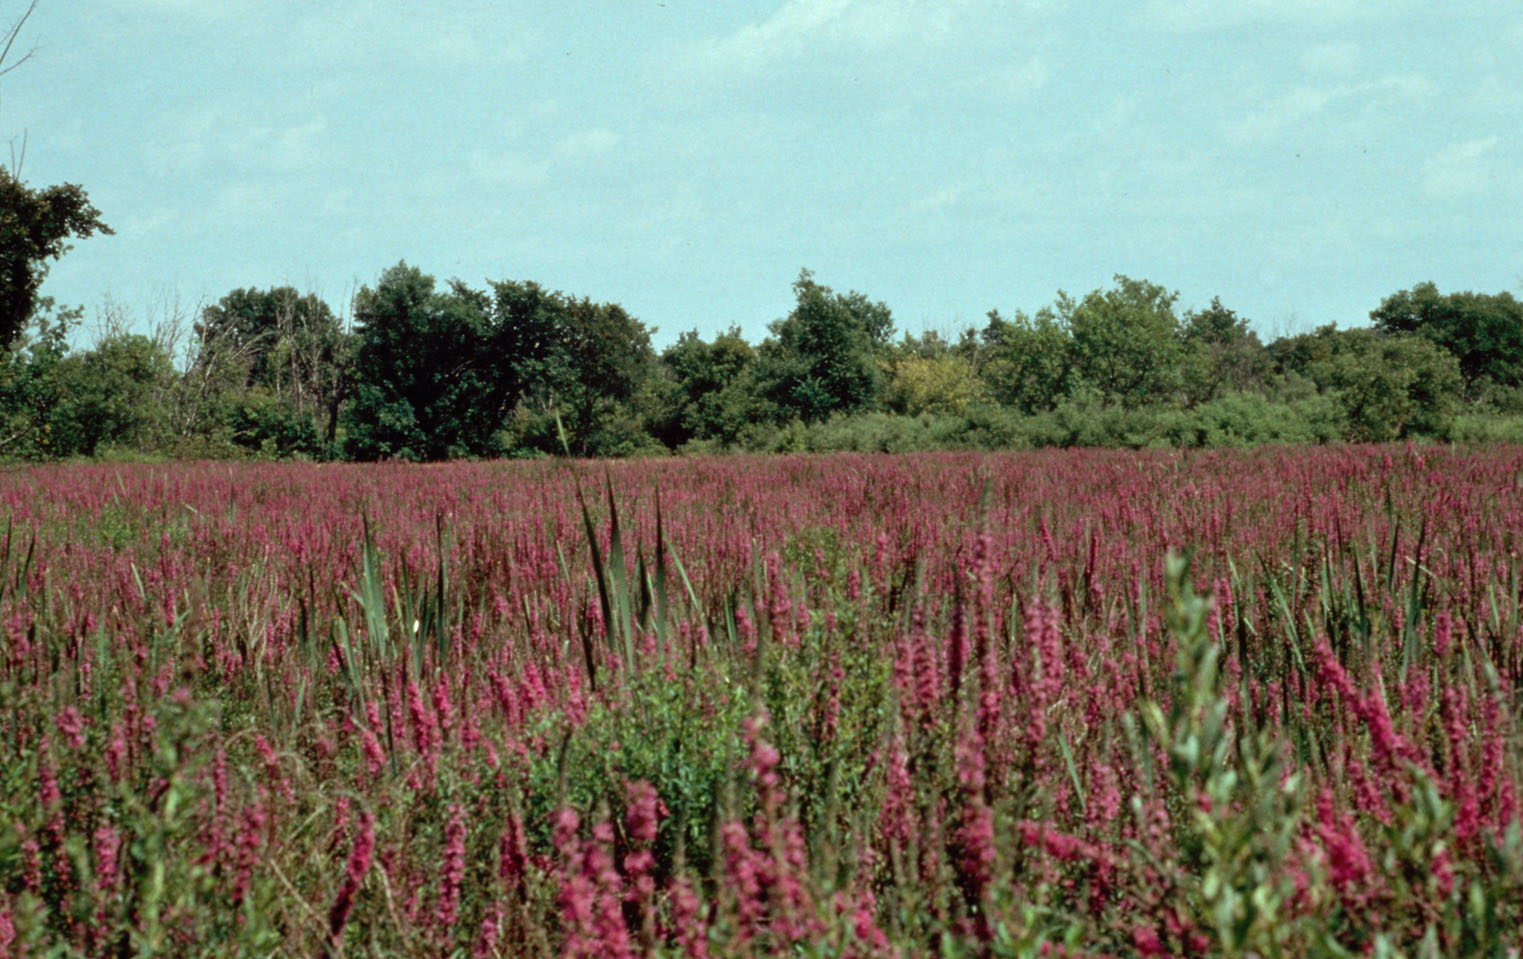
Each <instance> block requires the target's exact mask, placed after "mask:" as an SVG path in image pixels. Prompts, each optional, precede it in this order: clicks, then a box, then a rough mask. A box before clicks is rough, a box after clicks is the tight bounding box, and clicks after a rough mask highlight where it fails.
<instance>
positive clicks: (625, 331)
mask: <svg viewBox="0 0 1523 959" xmlns="http://www.w3.org/2000/svg"><path fill="white" fill-rule="evenodd" d="M491 302H492V315H493V318H494V330H495V332H494V333H493V336H492V339H491V342H490V347H489V349H490V354H491V356H492V359H493V362H494V363H495V364H496V366H497V368H498V369H499V371H500V372H501V375H502V377H503V379H502V380H501V381H500V382H499V384H498V386H497V389H496V390H495V391H494V396H495V397H496V398H497V399H498V401H499V403H500V404H502V405H504V406H505V407H506V408H509V409H511V408H512V407H513V406H514V405H516V406H517V407H518V414H517V415H516V417H515V432H516V433H517V434H518V436H519V439H520V441H521V442H523V443H525V444H526V445H528V446H532V447H535V448H538V449H540V450H543V451H546V452H549V451H553V450H557V449H558V448H559V436H558V435H557V434H558V433H559V431H560V430H564V432H565V435H566V441H567V443H568V444H569V446H570V448H571V449H572V450H573V451H574V452H576V453H578V454H580V455H594V456H597V455H624V454H628V453H631V452H635V451H637V450H638V449H639V448H641V447H642V446H643V445H647V444H648V442H649V441H648V438H647V437H646V436H645V435H644V428H645V427H644V423H643V416H642V415H641V412H640V411H638V410H637V409H635V405H636V403H635V401H636V399H637V394H638V393H639V391H640V388H641V387H642V385H643V384H644V383H645V382H646V381H647V379H648V378H649V377H650V376H652V374H653V373H654V371H655V367H656V355H655V352H654V350H652V349H651V345H650V330H649V329H648V328H647V327H646V326H645V324H643V323H641V322H640V321H639V320H637V319H636V318H634V317H632V316H630V315H629V313H628V312H626V311H625V309H624V308H623V307H621V306H619V305H618V304H614V303H594V302H593V301H591V300H590V299H587V298H582V299H576V298H573V297H569V296H566V295H564V294H562V293H552V292H547V291H546V290H545V289H544V288H542V287H541V286H539V284H537V283H529V282H517V281H507V282H499V283H494V284H492V300H491ZM557 419H558V421H559V423H558V425H556V420H557ZM552 427H553V429H552Z"/></svg>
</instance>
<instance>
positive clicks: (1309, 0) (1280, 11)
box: [1145, 0, 1406, 31]
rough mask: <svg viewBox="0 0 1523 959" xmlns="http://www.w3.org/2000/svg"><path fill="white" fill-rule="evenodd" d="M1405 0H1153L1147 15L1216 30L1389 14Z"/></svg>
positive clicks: (1171, 26)
mask: <svg viewBox="0 0 1523 959" xmlns="http://www.w3.org/2000/svg"><path fill="white" fill-rule="evenodd" d="M1405 4H1406V0H1153V2H1152V3H1149V4H1148V6H1147V10H1146V14H1145V15H1146V17H1147V18H1148V19H1149V20H1151V21H1152V22H1153V23H1154V24H1156V25H1157V26H1160V27H1163V28H1164V29H1167V30H1181V31H1191V30H1216V29H1221V28H1224V27H1241V26H1247V25H1250V24H1254V23H1265V22H1286V21H1289V22H1304V23H1330V22H1340V21H1344V20H1351V19H1358V18H1360V17H1365V16H1374V15H1383V14H1389V13H1390V12H1391V11H1392V10H1393V8H1396V7H1399V6H1403V5H1405Z"/></svg>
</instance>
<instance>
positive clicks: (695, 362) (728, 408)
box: [661, 327, 758, 446]
mask: <svg viewBox="0 0 1523 959" xmlns="http://www.w3.org/2000/svg"><path fill="white" fill-rule="evenodd" d="M661 363H662V366H663V367H665V369H666V370H667V371H668V372H669V373H670V375H671V382H672V385H673V390H672V393H671V395H670V397H669V398H668V413H667V415H666V421H665V425H664V426H663V427H662V428H661V438H662V440H663V441H664V442H666V443H667V444H668V445H669V446H679V445H681V444H682V443H685V442H688V441H690V440H713V441H717V442H719V443H721V444H733V443H735V442H736V441H737V440H738V439H739V437H740V434H741V431H742V430H744V429H745V427H746V425H747V424H748V423H750V422H751V421H753V420H754V419H755V418H756V416H757V414H758V403H757V396H756V385H755V382H754V376H755V370H756V350H755V349H753V348H752V347H751V345H750V344H749V343H747V342H746V341H745V339H743V338H742V337H741V335H740V329H739V328H738V327H731V328H730V329H729V330H728V331H727V332H725V333H721V334H719V335H717V336H715V337H714V339H713V340H712V341H711V342H705V341H704V340H703V339H702V338H701V337H699V335H698V331H697V330H691V331H689V332H686V333H683V334H681V335H680V336H678V337H677V342H676V343H673V344H672V345H671V346H669V347H667V348H666V350H665V351H664V352H662V354H661Z"/></svg>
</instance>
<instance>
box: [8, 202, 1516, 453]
mask: <svg viewBox="0 0 1523 959" xmlns="http://www.w3.org/2000/svg"><path fill="white" fill-rule="evenodd" d="M3 185H4V184H3V183H0V186H3ZM75 213H76V217H75V220H76V223H75V226H76V227H78V225H79V224H81V223H83V224H85V225H86V226H88V227H90V228H100V227H101V226H102V225H101V224H99V222H98V219H94V217H95V214H94V211H93V210H89V209H88V208H85V209H83V210H76V211H75ZM17 290H20V291H21V292H20V293H19V294H18V293H16V292H15V291H17ZM0 294H3V295H4V296H8V297H9V299H8V300H7V301H6V305H7V306H9V307H10V308H11V309H14V310H16V311H17V313H24V319H23V320H20V321H16V322H13V323H12V324H11V325H10V326H9V327H7V330H4V331H0V333H5V334H6V335H7V336H8V340H7V342H6V343H5V344H4V346H5V349H4V352H3V354H0V455H3V456H5V457H8V458H22V459H47V458H61V457H71V456H97V455H101V454H105V453H115V454H119V455H120V454H146V455H154V456H168V457H179V456H191V457H247V456H262V457H308V458H317V459H339V458H348V459H359V460H376V459H392V458H395V459H409V460H420V461H430V460H443V459H451V458H457V457H500V456H537V455H546V454H556V453H561V452H566V451H569V452H570V453H572V454H573V455H578V456H631V455H654V454H664V453H671V452H720V451H727V450H749V451H768V452H778V451H804V450H819V451H824V450H839V449H854V450H888V451H897V450H915V449H931V448H1012V447H1014V448H1021V447H1034V446H1074V445H1083V446H1107V445H1109V446H1132V447H1142V446H1158V445H1176V446H1218V445H1246V444H1255V443H1268V442H1283V443H1317V442H1335V441H1355V442H1363V441H1386V440H1396V439H1402V438H1415V437H1426V438H1434V439H1440V440H1486V439H1523V305H1520V303H1519V302H1518V301H1517V300H1516V299H1514V297H1513V296H1512V295H1511V294H1509V293H1506V292H1503V293H1497V294H1477V293H1469V292H1462V293H1447V294H1444V293H1440V292H1439V291H1438V289H1437V288H1436V287H1435V286H1434V285H1433V284H1432V283H1422V284H1418V285H1416V286H1413V287H1412V288H1411V289H1408V290H1402V291H1400V292H1398V293H1395V294H1393V295H1391V296H1388V297H1386V298H1385V299H1384V300H1383V301H1382V302H1381V303H1380V304H1379V305H1378V306H1377V307H1376V308H1375V309H1374V310H1373V311H1372V312H1371V313H1370V320H1371V324H1370V325H1369V326H1368V327H1356V328H1347V329H1339V328H1337V327H1335V326H1333V325H1327V326H1323V327H1320V328H1318V329H1316V330H1314V331H1312V332H1310V333H1302V334H1297V335H1292V336H1285V337H1281V338H1279V339H1275V340H1273V341H1272V342H1269V343H1267V344H1266V343H1265V342H1263V341H1262V340H1261V339H1260V337H1259V336H1258V334H1257V333H1256V332H1255V331H1254V330H1253V328H1252V327H1251V326H1250V324H1249V322H1248V321H1247V319H1246V318H1244V317H1242V316H1239V315H1238V314H1237V313H1235V312H1234V311H1233V310H1231V309H1229V308H1228V307H1226V306H1224V305H1223V304H1222V303H1221V301H1220V300H1219V299H1216V300H1212V302H1211V303H1210V304H1209V305H1208V306H1206V307H1205V308H1202V309H1193V310H1188V311H1184V312H1181V311H1180V310H1179V308H1178V294H1177V293H1174V292H1171V291H1169V290H1167V289H1166V288H1165V287H1162V286H1160V285H1158V284H1155V283H1152V282H1149V281H1146V280H1137V279H1132V278H1129V277H1125V276H1117V277H1116V278H1115V280H1114V282H1113V283H1112V284H1111V285H1110V286H1108V287H1105V288H1102V289H1097V290H1093V291H1091V292H1089V293H1087V294H1085V295H1083V296H1082V297H1073V296H1070V295H1068V294H1066V293H1062V292H1059V293H1058V294H1057V297H1056V298H1055V300H1054V301H1053V302H1052V303H1051V304H1050V305H1048V306H1046V307H1043V308H1042V309H1040V310H1038V311H1037V312H1036V313H1034V314H1031V315H1027V314H1025V313H1022V312H1015V313H1013V314H1010V315H1005V314H1002V313H1000V312H999V311H997V310H996V311H991V312H990V313H989V314H988V316H987V317H986V320H985V322H984V323H982V324H981V325H976V326H970V327H968V328H966V329H964V330H961V331H959V332H957V333H955V334H952V335H943V334H939V333H936V332H927V333H924V334H921V335H918V336H917V335H912V334H907V333H906V334H902V335H899V334H897V331H896V329H895V325H894V320H893V315H892V313H891V311H890V309H889V307H888V306H887V305H885V304H884V303H882V302H879V301H875V300H873V299H871V298H870V297H868V296H867V295H864V294H862V293H857V292H849V293H839V292H836V291H835V290H832V289H831V288H830V287H828V286H825V285H823V284H822V283H820V282H819V281H818V280H816V278H815V277H814V275H813V274H811V273H810V272H809V271H807V270H805V271H803V272H802V273H800V275H799V277H798V279H797V280H795V281H794V283H793V294H794V305H793V308H792V309H791V311H790V312H789V313H788V314H787V315H786V316H784V317H782V318H780V319H778V320H776V321H775V322H773V323H772V324H771V325H770V327H769V328H768V335H767V336H766V337H765V338H764V339H763V340H762V341H761V342H760V343H756V344H753V343H750V342H748V341H747V340H746V339H745V338H744V337H743V336H742V335H741V333H740V331H739V329H738V328H735V327H732V328H730V329H728V330H727V331H724V332H720V333H718V334H716V335H714V336H712V337H708V338H706V337H704V336H702V335H700V334H699V333H698V332H697V331H696V330H693V331H689V332H686V333H683V334H681V335H680V336H678V337H677V339H676V340H675V342H673V343H671V344H670V345H669V346H667V347H666V348H665V349H662V350H660V351H657V350H656V349H655V348H654V347H653V346H652V342H651V330H650V329H649V328H648V327H647V326H646V325H645V324H644V323H642V322H641V321H640V320H638V319H636V318H635V317H633V316H631V315H630V314H629V313H628V312H627V311H626V310H624V309H623V308H622V307H620V306H619V305H617V304H613V303H598V302H594V301H592V300H590V299H587V298H578V297H575V296H572V295H568V294H565V293H561V292H556V291H552V290H548V289H546V288H544V287H542V286H540V285H539V284H537V283H533V282H527V281H517V280H509V281H500V282H490V283H487V284H486V285H485V286H484V287H482V288H477V287H472V286H470V285H468V284H466V283H464V282H462V281H460V280H451V281H449V282H447V283H442V284H441V283H440V282H438V281H437V280H436V279H435V278H434V277H433V276H430V275H428V274H426V273H424V272H423V271H421V270H420V269H418V268H417V267H415V266H410V265H408V264H406V263H400V264H398V265H397V266H394V267H392V268H391V269H388V270H386V271H385V272H384V273H382V274H381V275H380V277H379V278H378V279H377V281H376V282H375V283H374V284H373V285H367V286H365V287H363V288H361V289H360V290H359V292H358V294H357V295H356V296H355V297H354V300H353V303H352V318H351V320H350V321H349V322H347V323H346V322H344V321H342V320H341V318H340V316H339V315H338V314H337V313H335V311H334V310H333V309H332V308H331V307H330V306H329V305H328V304H327V303H326V302H324V301H323V300H322V299H321V298H320V297H318V296H316V295H314V294H311V293H301V292H298V291H297V290H295V289H293V288H291V287H275V288H270V289H254V288H250V289H238V290H234V291H232V292H230V293H228V294H227V295H226V296H224V297H222V298H221V299H220V300H218V301H217V302H216V303H215V304H212V305H210V306H206V307H205V308H204V309H201V310H200V311H199V312H198V314H197V315H196V316H195V318H194V322H193V324H192V325H191V327H190V329H189V330H188V331H187V330H179V331H176V330H169V331H165V330H159V331H158V332H157V334H156V335H149V334H144V333H138V332H132V331H131V330H130V329H129V326H128V324H126V323H124V322H120V321H119V322H117V323H115V324H114V325H111V324H108V329H107V330H106V332H104V333H103V334H102V335H101V336H99V337H98V338H97V341H96V342H95V343H94V345H92V346H90V347H89V348H85V349H70V348H69V346H68V339H69V336H68V331H69V329H70V328H71V326H73V325H75V324H77V323H78V322H79V321H80V318H81V311H79V310H73V311H68V310H60V309H58V308H57V307H56V306H55V305H54V304H52V303H50V302H48V301H46V300H42V299H40V298H38V297H37V296H36V292H35V285H27V284H14V283H13V284H12V285H11V286H10V287H9V288H8V289H7V290H5V291H0ZM18 296H21V297H30V300H27V301H24V302H23V303H22V305H21V306H20V307H17V306H15V302H16V300H17V297H18ZM10 315H16V314H10ZM177 334H178V335H177Z"/></svg>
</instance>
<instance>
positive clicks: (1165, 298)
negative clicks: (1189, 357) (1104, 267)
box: [1055, 276, 1182, 408]
mask: <svg viewBox="0 0 1523 959" xmlns="http://www.w3.org/2000/svg"><path fill="white" fill-rule="evenodd" d="M1178 299H1179V294H1178V293H1170V292H1169V291H1168V290H1166V289H1164V288H1163V287H1161V286H1159V285H1157V284H1156V283H1149V282H1148V281H1146V280H1133V279H1131V278H1129V277H1125V276H1117V277H1116V285H1115V287H1114V288H1113V289H1109V290H1095V291H1093V292H1091V293H1089V294H1086V295H1085V297H1084V299H1082V300H1079V301H1077V302H1076V301H1074V300H1073V299H1071V298H1070V297H1069V296H1068V295H1067V294H1065V293H1061V292H1060V293H1059V294H1058V301H1057V304H1056V306H1055V311H1056V314H1057V322H1058V323H1059V324H1061V325H1062V326H1063V327H1064V328H1066V329H1067V330H1068V333H1069V335H1070V336H1071V337H1072V342H1071V345H1070V348H1069V351H1070V355H1071V357H1072V361H1071V369H1072V371H1073V376H1074V377H1075V378H1076V380H1077V381H1078V382H1079V383H1081V384H1084V385H1087V386H1090V387H1092V388H1093V389H1094V390H1096V391H1097V392H1098V394H1099V396H1100V397H1101V398H1102V400H1103V401H1104V402H1106V403H1119V404H1120V405H1122V406H1125V407H1127V408H1136V407H1139V406H1144V405H1146V404H1148V403H1155V402H1159V401H1163V402H1169V401H1171V400H1173V399H1174V397H1175V395H1176V393H1177V391H1178V390H1179V388H1180V386H1181V385H1182V382H1181V380H1182V378H1181V375H1180V352H1181V347H1180V342H1179V320H1178V318H1177V317H1176V316H1175V315H1174V303H1175V301H1176V300H1178Z"/></svg>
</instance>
